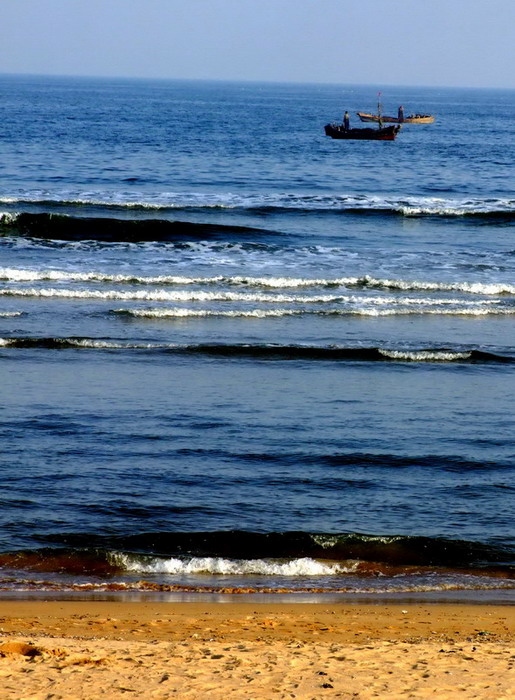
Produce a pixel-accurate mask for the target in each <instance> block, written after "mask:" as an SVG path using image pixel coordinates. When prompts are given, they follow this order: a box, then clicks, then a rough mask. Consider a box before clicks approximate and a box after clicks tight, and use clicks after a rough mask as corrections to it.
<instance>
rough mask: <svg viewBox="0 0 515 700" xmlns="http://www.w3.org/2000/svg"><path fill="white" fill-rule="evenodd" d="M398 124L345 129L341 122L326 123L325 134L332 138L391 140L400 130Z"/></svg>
mask: <svg viewBox="0 0 515 700" xmlns="http://www.w3.org/2000/svg"><path fill="white" fill-rule="evenodd" d="M400 128H401V127H400V125H398V126H385V127H380V128H379V129H370V128H369V129H367V128H365V129H347V128H345V126H344V125H343V124H326V125H325V127H324V130H325V135H326V136H330V137H331V138H332V139H360V140H369V141H393V140H394V139H395V137H396V136H397V134H398V133H399V130H400Z"/></svg>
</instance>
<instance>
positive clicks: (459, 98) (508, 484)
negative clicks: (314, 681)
mask: <svg viewBox="0 0 515 700" xmlns="http://www.w3.org/2000/svg"><path fill="white" fill-rule="evenodd" d="M0 88H1V91H0V94H1V96H2V97H1V99H0V117H1V119H0V124H1V141H0V143H1V151H2V157H1V159H0V212H1V213H0V367H1V372H2V382H1V389H0V391H1V401H0V439H1V443H0V444H1V446H2V450H1V456H0V475H1V476H0V478H1V486H2V488H1V491H0V503H1V509H0V589H1V590H2V591H3V592H4V595H5V594H9V595H12V594H13V593H16V592H25V593H26V592H31V594H32V593H36V592H49V591H58V592H61V593H63V592H67V591H68V592H74V594H76V593H75V592H76V591H79V592H82V593H84V594H86V593H88V592H92V593H94V594H95V595H99V594H102V592H105V591H132V592H134V594H144V593H145V594H146V592H148V591H150V592H160V593H163V594H164V593H169V592H172V593H173V592H177V591H186V592H189V591H198V590H200V591H223V590H232V589H237V590H239V591H252V590H258V591H290V592H291V591H297V592H299V591H306V592H311V593H312V594H314V593H315V592H320V591H322V592H324V591H330V592H346V593H348V594H351V595H358V594H367V595H370V596H372V597H377V596H380V595H385V594H390V593H399V594H403V595H418V594H421V593H424V592H436V593H439V594H441V595H443V594H446V595H448V594H449V593H448V592H449V591H452V592H453V593H452V595H454V596H456V597H457V598H458V599H459V598H468V597H470V596H471V595H476V596H485V595H486V596H488V597H489V598H491V599H494V600H500V599H502V600H512V601H513V600H514V599H515V596H514V593H513V591H514V590H515V573H514V572H515V568H514V564H515V539H514V530H513V505H514V494H515V486H514V483H515V479H514V477H515V444H514V434H515V432H514V422H513V416H514V410H513V391H514V387H515V381H514V380H515V238H514V233H515V230H514V222H515V194H514V184H515V177H514V167H513V162H514V148H513V144H514V143H515V122H514V120H513V114H514V113H515V91H500V90H497V91H481V90H465V89H463V90H455V89H452V90H451V89H427V88H424V89H422V88H420V89H415V88H411V89H407V88H388V89H383V102H384V109H385V111H387V112H394V113H395V110H396V109H397V106H398V105H399V104H401V103H402V104H403V105H404V107H405V111H406V113H409V112H430V113H432V114H435V116H436V121H435V123H434V124H433V125H428V126H417V125H405V126H404V127H403V129H402V130H401V132H400V134H399V136H398V138H397V140H396V141H395V142H367V141H361V142H359V141H348V142H346V141H333V140H331V139H329V138H327V137H325V136H324V132H323V126H324V124H326V123H327V122H330V121H335V120H341V115H342V113H343V111H344V110H345V109H347V110H349V112H350V113H351V122H352V125H353V126H358V125H359V123H358V119H357V117H356V116H355V112H356V111H357V110H365V111H373V110H374V107H375V102H376V99H377V98H376V95H377V89H378V88H375V87H370V86H369V87H349V86H326V85H324V86H315V85H267V84H236V83H232V84H229V83H214V82H213V83H207V82H206V83H203V82H164V81H163V82H159V81H154V82H151V81H129V80H118V81H115V80H93V79H91V80H88V79H64V78H62V79H58V78H40V77H39V78H31V77H12V76H11V77H9V76H3V77H1V78H0Z"/></svg>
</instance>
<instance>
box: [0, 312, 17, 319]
mask: <svg viewBox="0 0 515 700" xmlns="http://www.w3.org/2000/svg"><path fill="white" fill-rule="evenodd" d="M21 315H22V312H21V311H0V318H14V317H16V316H21Z"/></svg>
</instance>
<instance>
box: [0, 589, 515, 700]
mask: <svg viewBox="0 0 515 700" xmlns="http://www.w3.org/2000/svg"><path fill="white" fill-rule="evenodd" d="M514 633H515V607H512V606H495V605H458V604H445V605H440V604H404V605H398V604H388V605H382V604H377V605H372V604H370V605H363V604H347V603H346V604H333V603H331V604H330V605H328V604H319V603H316V604H303V603H299V604H297V603H295V604H284V603H275V604H274V603H264V604H263V603H248V602H245V603H239V602H230V603H227V604H223V603H212V604H211V603H204V602H202V603H190V602H185V603H163V602H156V603H154V602H135V603H133V602H108V601H86V602H83V601H55V600H54V601H20V600H16V601H7V600H4V601H0V697H1V698H2V699H4V698H5V699H6V700H7V699H16V700H23V699H25V700H28V699H29V698H30V699H31V700H43V699H44V700H50V698H52V699H53V700H57V699H59V698H66V699H67V700H68V699H70V698H98V697H108V698H122V697H137V698H161V699H163V700H164V698H170V697H177V698H209V699H213V700H216V699H218V698H220V699H221V698H246V699H250V698H310V699H316V700H318V698H333V697H334V698H358V699H360V700H365V699H367V698H450V697H451V696H453V697H454V696H456V695H458V696H459V697H460V698H492V699H494V698H495V700H500V699H501V698H513V697H515V671H514V665H515V645H514V637H515V634H514Z"/></svg>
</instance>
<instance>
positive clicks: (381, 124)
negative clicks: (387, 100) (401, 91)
mask: <svg viewBox="0 0 515 700" xmlns="http://www.w3.org/2000/svg"><path fill="white" fill-rule="evenodd" d="M377 116H378V117H379V128H380V129H381V128H382V126H383V120H382V116H383V105H382V104H381V91H379V92H378V93H377Z"/></svg>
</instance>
